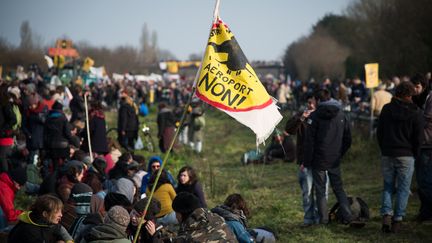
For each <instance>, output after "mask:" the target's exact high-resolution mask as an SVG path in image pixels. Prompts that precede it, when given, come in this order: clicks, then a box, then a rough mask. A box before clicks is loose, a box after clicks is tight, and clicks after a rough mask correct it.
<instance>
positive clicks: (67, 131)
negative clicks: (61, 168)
mask: <svg viewBox="0 0 432 243" xmlns="http://www.w3.org/2000/svg"><path fill="white" fill-rule="evenodd" d="M64 142H67V143H73V140H72V134H71V126H70V125H69V123H68V121H67V118H66V116H65V115H64V114H63V112H61V111H58V110H51V111H50V112H49V114H48V116H47V119H46V121H45V126H44V145H45V146H44V147H45V148H46V149H48V150H50V151H51V155H52V156H54V157H67V156H68V155H69V146H67V148H58V147H57V146H58V145H59V144H61V143H64ZM75 145H76V144H75Z"/></svg>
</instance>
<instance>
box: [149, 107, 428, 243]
mask: <svg viewBox="0 0 432 243" xmlns="http://www.w3.org/2000/svg"><path fill="white" fill-rule="evenodd" d="M284 117H285V119H284V120H283V121H282V122H281V123H280V124H279V127H281V128H282V127H283V126H284V124H285V120H286V119H287V117H289V114H288V113H287V114H284ZM148 121H149V122H147V123H148V124H150V125H152V130H153V132H156V130H155V129H156V128H155V127H154V126H153V125H154V123H155V122H154V121H155V119H154V118H152V117H150V118H148ZM366 126H367V124H366ZM361 130H363V129H361V128H360V129H358V128H357V129H353V145H352V147H351V149H350V150H349V152H348V153H347V155H346V156H345V158H344V159H343V162H342V176H343V181H344V185H345V190H346V192H347V194H348V195H352V196H358V197H361V198H363V199H364V200H365V201H366V202H367V203H368V205H369V208H370V213H371V220H370V221H369V222H368V223H367V224H366V226H365V227H364V228H363V229H352V228H349V227H347V226H344V225H338V224H331V225H329V226H326V227H324V226H316V227H309V228H302V227H300V225H301V224H302V222H303V211H302V206H301V196H300V193H301V192H300V187H299V184H298V181H297V171H298V166H297V165H296V164H295V163H284V162H282V161H281V162H276V163H274V164H270V165H247V166H243V165H242V164H241V163H240V158H241V155H242V154H243V153H244V152H245V151H247V150H251V149H255V136H254V134H253V133H252V131H251V130H249V129H248V128H247V127H245V126H243V125H241V124H239V123H238V122H237V121H235V120H234V119H232V118H230V117H228V116H227V115H225V113H223V112H220V111H214V110H210V111H208V112H207V114H206V127H205V134H206V135H205V140H204V146H203V148H204V149H203V153H202V154H200V155H196V154H194V153H193V152H191V151H190V150H189V149H188V148H183V149H182V150H181V151H180V152H179V153H177V154H176V155H172V156H170V157H169V159H168V164H167V166H168V168H169V170H170V171H171V172H172V173H174V174H177V171H178V169H179V168H180V167H181V166H183V165H184V164H190V165H192V166H194V167H195V168H196V169H197V171H198V172H199V176H200V179H201V182H202V184H203V185H204V188H205V193H206V196H207V201H208V204H209V207H213V206H216V205H217V204H220V203H222V202H223V201H224V199H225V198H226V196H227V195H229V194H231V193H240V194H242V195H243V196H244V197H245V198H246V200H247V202H248V204H249V205H248V206H249V208H250V209H251V211H252V217H251V219H250V221H249V224H250V226H251V227H258V226H268V227H270V228H272V229H274V230H275V231H276V232H277V234H278V237H279V241H278V242H432V225H430V224H429V225H421V224H417V223H416V222H415V220H414V218H415V215H416V213H417V210H418V206H419V201H418V198H417V195H416V193H415V186H416V185H415V183H413V184H412V191H413V195H412V196H411V197H410V199H409V205H408V210H407V218H406V222H404V229H403V231H402V232H401V233H399V234H383V233H381V231H380V229H381V216H380V215H379V207H380V200H381V190H382V177H381V172H380V152H379V149H378V146H377V143H376V141H375V139H369V137H368V133H367V132H366V131H363V132H362V131H361ZM413 180H415V179H413ZM335 200H336V199H335V197H334V195H333V193H332V192H330V194H329V207H330V206H332V205H333V204H334V203H335Z"/></svg>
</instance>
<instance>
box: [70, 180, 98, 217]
mask: <svg viewBox="0 0 432 243" xmlns="http://www.w3.org/2000/svg"><path fill="white" fill-rule="evenodd" d="M92 195H93V190H92V188H91V187H90V186H89V185H87V184H84V183H76V184H75V185H74V186H73V187H72V190H71V194H70V196H69V200H70V201H72V202H74V203H75V212H76V213H77V214H89V213H90V202H91V198H92Z"/></svg>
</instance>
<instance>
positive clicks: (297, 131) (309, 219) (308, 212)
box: [285, 96, 328, 227]
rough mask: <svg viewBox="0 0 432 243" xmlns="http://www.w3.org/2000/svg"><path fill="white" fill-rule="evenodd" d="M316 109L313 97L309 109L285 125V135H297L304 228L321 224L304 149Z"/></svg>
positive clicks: (309, 100) (309, 101) (310, 97)
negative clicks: (308, 125) (309, 122)
mask: <svg viewBox="0 0 432 243" xmlns="http://www.w3.org/2000/svg"><path fill="white" fill-rule="evenodd" d="M315 109H316V101H315V98H314V97H313V96H309V97H308V99H307V108H306V110H304V111H301V112H299V113H297V114H296V115H294V116H293V117H292V118H291V119H289V120H288V121H287V123H286V125H285V133H287V134H291V135H297V149H296V152H297V164H298V165H299V166H300V168H299V172H298V179H299V184H300V188H301V190H302V199H303V210H304V217H303V226H305V227H306V226H310V225H313V224H316V223H319V215H318V209H317V204H316V199H315V194H314V193H313V177H312V170H311V168H310V167H309V168H308V167H305V166H304V153H305V150H304V147H303V141H304V136H305V133H306V127H307V123H306V120H307V119H308V117H309V116H310V114H311V113H312V112H314V111H315ZM327 195H328V179H326V197H327Z"/></svg>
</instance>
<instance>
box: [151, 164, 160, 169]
mask: <svg viewBox="0 0 432 243" xmlns="http://www.w3.org/2000/svg"><path fill="white" fill-rule="evenodd" d="M152 168H153V169H159V168H160V165H152Z"/></svg>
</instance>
